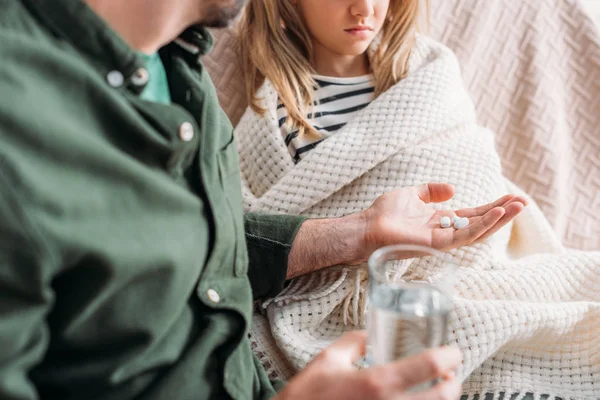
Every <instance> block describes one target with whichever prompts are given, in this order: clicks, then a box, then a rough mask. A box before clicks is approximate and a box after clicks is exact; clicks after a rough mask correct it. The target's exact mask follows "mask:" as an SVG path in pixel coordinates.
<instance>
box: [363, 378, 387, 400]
mask: <svg viewBox="0 0 600 400" xmlns="http://www.w3.org/2000/svg"><path fill="white" fill-rule="evenodd" d="M362 386H363V390H364V392H365V393H366V394H367V398H369V399H382V398H384V387H385V381H384V380H383V379H381V376H380V373H379V372H378V373H370V374H368V375H365V377H364V379H363V382H362Z"/></svg>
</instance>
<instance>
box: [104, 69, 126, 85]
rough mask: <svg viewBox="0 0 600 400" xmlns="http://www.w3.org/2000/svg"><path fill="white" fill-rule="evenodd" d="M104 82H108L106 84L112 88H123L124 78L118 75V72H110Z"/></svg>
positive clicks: (120, 74)
mask: <svg viewBox="0 0 600 400" xmlns="http://www.w3.org/2000/svg"><path fill="white" fill-rule="evenodd" d="M106 81H107V82H108V84H109V85H110V86H112V87H114V88H118V87H121V86H123V83H124V82H125V78H124V77H123V74H122V73H120V72H119V71H110V72H109V73H108V74H107V75H106Z"/></svg>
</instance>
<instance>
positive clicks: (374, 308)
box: [366, 245, 455, 390]
mask: <svg viewBox="0 0 600 400" xmlns="http://www.w3.org/2000/svg"><path fill="white" fill-rule="evenodd" d="M407 253H410V254H419V255H420V256H421V255H422V256H424V257H426V256H428V255H431V256H434V257H435V258H436V259H437V260H436V261H435V262H433V259H431V260H432V262H431V263H428V264H427V266H429V265H430V264H431V268H432V270H431V271H430V270H427V274H426V275H425V276H426V278H424V279H426V280H419V279H418V278H409V277H408V275H407V274H406V272H407V270H410V268H409V266H410V263H411V261H412V262H416V261H417V260H418V258H415V259H411V260H403V261H400V260H401V259H402V257H406V254H407ZM450 260H451V257H450V255H449V254H444V253H441V252H439V251H437V250H434V249H432V248H429V247H423V246H412V245H395V246H388V247H383V248H381V249H379V250H377V251H376V252H375V253H373V254H372V255H371V257H370V258H369V284H368V285H369V286H368V287H369V289H368V292H369V294H368V296H369V310H368V317H367V332H368V345H367V357H366V363H367V365H369V366H374V365H381V364H387V363H389V362H394V361H397V360H399V359H402V358H405V357H409V356H412V355H415V354H418V353H420V352H422V351H424V350H426V349H428V348H432V347H437V346H442V345H444V344H446V342H447V325H448V315H449V314H450V311H451V310H452V287H453V286H454V285H453V277H454V272H455V265H454V263H452V262H451V261H450ZM430 386H431V383H429V384H428V385H426V386H424V387H422V388H418V389H419V390H420V389H423V388H425V387H430Z"/></svg>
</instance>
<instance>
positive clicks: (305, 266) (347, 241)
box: [246, 183, 527, 298]
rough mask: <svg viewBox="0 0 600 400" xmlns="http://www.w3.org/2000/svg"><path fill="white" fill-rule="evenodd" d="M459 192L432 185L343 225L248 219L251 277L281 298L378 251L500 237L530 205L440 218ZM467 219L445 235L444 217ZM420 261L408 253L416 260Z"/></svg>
mask: <svg viewBox="0 0 600 400" xmlns="http://www.w3.org/2000/svg"><path fill="white" fill-rule="evenodd" d="M453 195H454V188H453V187H452V186H451V185H448V184H443V183H429V184H424V185H421V186H418V187H407V188H402V189H398V190H395V191H393V192H390V193H386V194H384V195H382V196H380V197H379V198H378V199H376V200H375V201H374V202H373V205H371V207H369V208H368V209H366V210H364V211H361V212H359V213H355V214H351V215H347V216H344V217H339V218H328V219H313V220H305V219H304V218H302V217H294V216H285V215H276V216H271V215H264V214H246V238H247V240H248V249H249V253H250V269H249V273H248V275H249V277H250V281H251V283H252V287H253V289H254V296H255V297H256V298H259V297H264V296H274V295H276V294H277V293H278V292H279V291H280V290H281V289H282V288H283V284H284V282H285V280H286V279H291V278H294V277H296V276H300V275H304V274H307V273H310V272H313V271H317V270H320V269H323V268H327V267H330V266H334V265H341V264H344V265H355V264H360V263H361V262H365V261H366V260H367V258H368V257H369V256H370V255H371V254H372V253H373V252H374V251H375V250H377V249H378V248H380V247H383V246H387V245H393V244H415V245H422V246H428V247H432V248H435V249H438V250H441V251H447V250H450V249H453V248H457V247H460V246H466V245H470V244H472V243H476V242H478V241H481V240H484V239H486V238H487V237H489V236H490V235H492V234H494V233H495V232H496V231H498V230H499V229H500V228H502V227H503V226H504V225H506V224H507V223H508V222H510V221H511V220H512V219H513V218H515V217H516V216H517V215H518V214H519V213H520V212H521V211H522V210H523V208H524V207H525V205H526V204H527V200H526V199H524V198H522V197H519V196H515V195H506V196H504V197H502V198H500V199H498V200H496V201H495V202H493V203H490V204H485V205H482V206H480V207H476V208H469V209H462V210H456V211H436V210H435V209H434V208H433V207H431V204H430V203H439V202H443V201H447V200H449V199H450V198H452V196H453ZM454 215H457V216H459V217H466V218H468V219H469V225H468V226H467V227H466V228H463V229H454V228H442V227H441V225H440V220H441V218H442V217H444V216H450V217H451V216H454ZM414 256H417V254H407V255H406V257H414Z"/></svg>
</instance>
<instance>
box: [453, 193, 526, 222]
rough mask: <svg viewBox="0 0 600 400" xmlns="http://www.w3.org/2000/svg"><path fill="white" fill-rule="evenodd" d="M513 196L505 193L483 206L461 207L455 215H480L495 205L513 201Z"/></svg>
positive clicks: (471, 216)
mask: <svg viewBox="0 0 600 400" xmlns="http://www.w3.org/2000/svg"><path fill="white" fill-rule="evenodd" d="M515 197H516V196H515V195H514V194H507V195H506V196H502V197H500V198H499V199H498V200H496V201H494V202H493V203H489V204H485V205H483V206H479V207H475V208H463V209H462V210H457V211H456V215H458V216H459V217H467V218H473V217H478V216H482V215H484V214H485V213H487V212H488V211H490V210H492V209H494V208H496V207H503V206H504V205H506V204H508V203H510V202H511V201H513V200H514V199H515Z"/></svg>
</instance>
